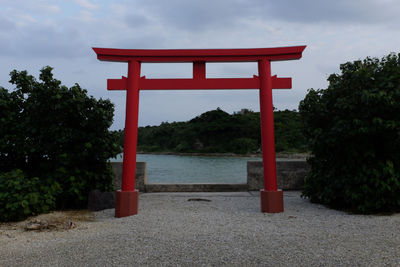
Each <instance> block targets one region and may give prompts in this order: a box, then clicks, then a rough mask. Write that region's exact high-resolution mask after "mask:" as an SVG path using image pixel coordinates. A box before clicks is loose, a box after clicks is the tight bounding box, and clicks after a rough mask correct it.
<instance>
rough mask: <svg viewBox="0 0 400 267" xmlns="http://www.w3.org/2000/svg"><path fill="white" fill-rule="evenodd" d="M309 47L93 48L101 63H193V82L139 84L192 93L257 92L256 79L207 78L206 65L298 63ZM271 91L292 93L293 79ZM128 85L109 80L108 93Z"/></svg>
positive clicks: (281, 81) (274, 81)
mask: <svg viewBox="0 0 400 267" xmlns="http://www.w3.org/2000/svg"><path fill="white" fill-rule="evenodd" d="M305 47H306V46H290V47H275V48H242V49H162V50H161V49H115V48H93V50H94V51H95V52H96V54H97V58H98V59H99V60H102V61H114V62H115V61H116V62H130V61H137V62H141V63H155V62H162V63H172V62H193V79H146V77H144V76H143V77H141V78H140V80H139V89H140V90H159V89H164V90H165V89H166V90H171V89H172V90H182V89H184V90H193V89H205V90H207V89H258V88H260V80H259V78H258V76H254V77H253V78H206V74H205V63H206V62H257V61H260V60H268V61H279V60H293V59H299V58H301V56H302V52H303V50H304V49H305ZM271 79H272V88H274V89H290V88H291V87H292V80H291V78H277V77H276V75H275V76H272V77H271ZM126 83H127V81H126V78H125V77H122V79H108V83H107V89H108V90H126V88H127V85H126Z"/></svg>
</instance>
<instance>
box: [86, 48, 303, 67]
mask: <svg viewBox="0 0 400 267" xmlns="http://www.w3.org/2000/svg"><path fill="white" fill-rule="evenodd" d="M305 48H306V46H288V47H273V48H241V49H115V48H93V50H94V51H95V52H96V54H97V59H99V60H103V61H117V62H118V61H119V62H127V61H130V60H137V61H140V62H144V63H150V62H199V61H200V62H227V61H228V62H255V61H258V60H261V59H263V58H266V59H267V60H270V61H278V60H291V59H299V58H301V55H302V52H303V50H304V49H305Z"/></svg>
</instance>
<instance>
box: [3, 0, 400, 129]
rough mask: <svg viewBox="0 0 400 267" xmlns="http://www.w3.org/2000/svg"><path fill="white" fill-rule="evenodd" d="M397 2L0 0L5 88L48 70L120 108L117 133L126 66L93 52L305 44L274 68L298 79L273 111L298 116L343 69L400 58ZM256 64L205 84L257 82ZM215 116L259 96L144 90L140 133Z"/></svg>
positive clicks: (218, 70)
mask: <svg viewBox="0 0 400 267" xmlns="http://www.w3.org/2000/svg"><path fill="white" fill-rule="evenodd" d="M399 14H400V1H398V0H335V1H332V0H329V1H325V0H297V1H296V0H292V1H291V0H280V1H268V0H232V1H229V0H201V1H190V0H168V1H167V0H165V1H163V0H159V1H155V0H131V1H128V0H126V1H106V0H75V1H57V0H36V1H23V0H14V1H9V0H0V86H3V87H5V88H8V89H12V88H13V87H12V85H11V84H9V83H8V81H9V73H10V71H12V70H13V69H17V70H28V72H29V73H30V74H32V75H34V76H36V77H38V73H39V70H40V69H41V68H42V67H44V66H46V65H49V66H52V67H53V68H54V71H53V72H54V74H55V77H56V78H57V79H59V80H61V81H62V83H63V84H65V85H67V86H68V87H70V86H72V85H73V84H74V83H79V84H80V85H81V86H82V87H83V88H85V89H87V90H88V92H89V94H90V95H93V96H94V97H96V98H100V97H101V98H109V99H110V100H111V101H112V102H113V103H115V117H114V124H113V127H112V128H113V129H121V128H123V127H124V120H125V92H124V91H107V90H106V80H107V79H108V78H120V77H121V76H122V75H124V76H126V74H127V64H126V63H111V62H101V61H98V60H97V59H96V55H95V53H94V52H93V51H92V49H91V47H113V48H128V49H157V48H160V49H177V48H262V47H277V46H297V45H307V48H306V49H305V51H304V53H303V57H302V58H301V59H300V60H295V61H286V62H274V63H273V64H272V73H273V74H277V75H278V76H280V77H292V78H293V88H292V89H291V90H274V93H273V94H274V106H275V107H277V108H278V109H297V107H298V104H299V101H300V100H302V99H303V98H304V96H305V94H306V92H307V89H309V88H326V86H327V81H326V79H327V77H328V76H329V75H330V74H332V73H335V72H336V73H338V72H339V65H340V64H341V63H345V62H347V61H353V60H357V59H363V58H365V57H367V56H372V57H379V58H381V57H383V56H384V55H387V54H388V53H390V52H396V53H399V52H400V28H399V26H400V16H399ZM191 72H192V70H191V65H190V64H173V65H162V64H143V66H142V75H146V77H148V78H162V77H166V78H172V77H191ZM253 74H257V67H256V64H255V63H254V64H253V63H241V64H240V63H231V64H226V63H225V64H223V63H221V64H216V63H214V64H207V77H222V78H227V77H252V75H253ZM217 107H220V108H222V109H223V110H225V111H227V112H229V113H231V112H233V111H238V110H240V109H242V108H249V109H252V110H254V111H259V102H258V91H257V90H224V91H201V90H199V91H146V92H141V94H140V112H139V125H140V126H145V125H157V124H159V123H161V122H163V121H168V122H172V121H184V120H188V119H191V118H193V117H194V116H196V115H199V114H201V113H202V112H204V111H208V110H211V109H215V108H217Z"/></svg>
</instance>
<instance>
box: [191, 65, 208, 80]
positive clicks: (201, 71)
mask: <svg viewBox="0 0 400 267" xmlns="http://www.w3.org/2000/svg"><path fill="white" fill-rule="evenodd" d="M205 78H206V63H205V62H203V61H202V62H193V79H194V80H204V79H205ZM196 82H197V81H196Z"/></svg>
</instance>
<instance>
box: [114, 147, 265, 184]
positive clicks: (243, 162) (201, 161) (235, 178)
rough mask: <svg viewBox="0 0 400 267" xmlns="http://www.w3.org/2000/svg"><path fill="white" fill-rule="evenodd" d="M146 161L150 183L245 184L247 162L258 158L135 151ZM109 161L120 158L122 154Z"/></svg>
mask: <svg viewBox="0 0 400 267" xmlns="http://www.w3.org/2000/svg"><path fill="white" fill-rule="evenodd" d="M136 160H137V161H145V162H146V163H147V176H148V181H149V183H176V184H178V183H179V184H180V183H222V184H223V183H225V184H231V183H246V182H247V161H254V160H261V158H259V157H208V156H207V157H205V156H176V155H152V154H138V155H137V158H136ZM112 161H122V156H119V157H117V159H112Z"/></svg>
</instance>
